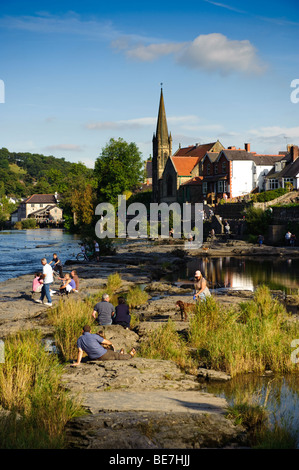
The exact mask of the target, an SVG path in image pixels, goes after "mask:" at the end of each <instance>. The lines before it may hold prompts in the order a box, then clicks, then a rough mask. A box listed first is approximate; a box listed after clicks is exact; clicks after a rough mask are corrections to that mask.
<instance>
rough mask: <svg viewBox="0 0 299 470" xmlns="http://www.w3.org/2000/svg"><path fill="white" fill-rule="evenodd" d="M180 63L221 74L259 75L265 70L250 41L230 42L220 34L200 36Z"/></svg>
mask: <svg viewBox="0 0 299 470" xmlns="http://www.w3.org/2000/svg"><path fill="white" fill-rule="evenodd" d="M177 61H178V63H180V64H183V65H186V66H187V67H191V68H202V69H205V70H209V71H219V72H221V73H225V74H226V73H230V72H232V71H233V72H242V73H250V74H259V73H261V72H263V71H264V70H265V65H263V64H262V63H261V62H260V60H259V59H258V57H257V54H256V50H255V48H254V47H253V45H252V44H251V43H250V41H248V40H242V41H237V40H229V39H228V38H227V37H226V36H224V35H223V34H220V33H212V34H206V35H200V36H198V37H197V38H195V39H194V41H193V42H192V43H189V44H188V45H187V46H186V47H184V50H183V51H182V54H180V55H179V57H178V58H177Z"/></svg>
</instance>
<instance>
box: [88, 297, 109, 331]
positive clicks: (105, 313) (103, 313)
mask: <svg viewBox="0 0 299 470" xmlns="http://www.w3.org/2000/svg"><path fill="white" fill-rule="evenodd" d="M114 310H115V309H114V306H113V305H112V304H111V303H110V302H109V295H108V294H103V296H102V301H101V302H98V303H97V304H96V305H95V306H94V309H93V312H92V316H93V318H94V319H96V320H97V321H98V323H99V325H102V326H104V325H111V324H112V317H113V315H114Z"/></svg>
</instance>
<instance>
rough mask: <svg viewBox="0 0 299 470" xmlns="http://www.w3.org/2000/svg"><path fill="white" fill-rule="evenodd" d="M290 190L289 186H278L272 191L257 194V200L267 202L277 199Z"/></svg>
mask: <svg viewBox="0 0 299 470" xmlns="http://www.w3.org/2000/svg"><path fill="white" fill-rule="evenodd" d="M287 192H288V189H287V188H277V189H272V190H270V191H264V192H262V193H259V194H257V195H256V201H257V202H267V201H272V200H273V199H276V198H277V197H279V196H283V195H284V194H286V193H287Z"/></svg>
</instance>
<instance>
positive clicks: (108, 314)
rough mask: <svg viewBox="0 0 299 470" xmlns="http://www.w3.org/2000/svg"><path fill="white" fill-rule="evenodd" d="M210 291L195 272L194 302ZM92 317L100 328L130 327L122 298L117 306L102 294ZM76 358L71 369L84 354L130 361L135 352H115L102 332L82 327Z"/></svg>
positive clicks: (205, 282) (98, 357)
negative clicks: (93, 331)
mask: <svg viewBox="0 0 299 470" xmlns="http://www.w3.org/2000/svg"><path fill="white" fill-rule="evenodd" d="M210 295H211V294H210V291H209V288H208V286H207V281H206V280H205V278H204V277H203V276H202V274H201V272H200V271H196V272H195V279H194V297H193V299H194V300H196V301H201V300H204V299H206V298H207V297H209V296H210ZM92 317H93V318H94V319H95V320H96V321H97V322H98V324H99V325H101V326H106V325H113V324H115V325H122V326H123V327H124V328H129V327H130V320H131V316H130V312H129V307H128V305H127V304H126V301H125V298H124V297H122V296H121V297H118V305H117V306H116V307H114V305H113V304H112V303H111V302H110V298H109V295H108V294H103V296H102V299H101V301H100V302H98V303H97V304H96V305H95V306H94V309H93V312H92ZM77 348H78V356H77V360H76V361H75V362H73V363H72V364H71V366H72V367H76V366H79V365H80V363H81V361H82V358H83V354H84V352H85V353H86V354H87V360H99V361H108V360H130V359H132V358H133V357H134V356H135V354H136V350H135V349H134V348H132V349H131V351H130V352H129V354H125V352H124V350H123V349H121V350H120V351H115V350H114V346H113V344H112V343H111V341H109V340H107V339H106V338H105V337H104V334H103V333H102V332H99V333H91V327H90V325H85V326H84V327H83V331H82V335H81V336H80V337H79V338H78V340H77Z"/></svg>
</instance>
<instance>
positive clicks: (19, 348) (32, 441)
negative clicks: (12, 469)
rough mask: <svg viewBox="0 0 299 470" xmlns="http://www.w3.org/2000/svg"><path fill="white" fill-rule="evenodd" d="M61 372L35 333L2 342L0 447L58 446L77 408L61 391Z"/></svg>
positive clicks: (52, 355) (74, 402)
mask: <svg viewBox="0 0 299 470" xmlns="http://www.w3.org/2000/svg"><path fill="white" fill-rule="evenodd" d="M62 373H63V367H62V365H61V364H60V363H59V360H58V358H57V356H56V355H54V354H49V353H48V352H47V351H46V348H45V345H44V344H43V341H42V336H41V334H40V333H39V332H37V331H27V332H23V333H18V334H16V335H14V336H11V337H9V338H7V339H6V341H5V362H4V363H3V364H1V367H0V442H1V448H2V449H58V448H63V447H64V445H65V442H64V427H65V425H66V423H67V422H68V421H69V420H70V419H71V418H73V417H75V416H79V415H80V414H82V413H83V410H82V408H81V405H80V402H79V401H78V399H74V398H71V397H70V395H69V393H68V392H67V391H66V390H65V389H64V388H63V387H62V385H61V376H62ZM1 407H2V408H3V409H4V410H5V412H1Z"/></svg>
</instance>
